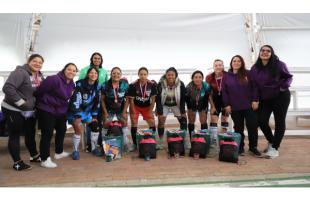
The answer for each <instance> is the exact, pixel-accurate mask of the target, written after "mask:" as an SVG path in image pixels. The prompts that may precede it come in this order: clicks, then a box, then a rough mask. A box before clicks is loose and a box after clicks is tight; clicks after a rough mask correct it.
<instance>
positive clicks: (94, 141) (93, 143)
mask: <svg viewBox="0 0 310 200" xmlns="http://www.w3.org/2000/svg"><path fill="white" fill-rule="evenodd" d="M98 136H99V132H90V141H91V150H92V151H93V150H95V149H96V146H97V142H98Z"/></svg>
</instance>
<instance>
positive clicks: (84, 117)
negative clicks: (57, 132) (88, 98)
mask: <svg viewBox="0 0 310 200" xmlns="http://www.w3.org/2000/svg"><path fill="white" fill-rule="evenodd" d="M74 119H75V117H74V115H73V114H68V115H67V120H68V123H69V124H73V121H74ZM81 121H82V123H90V122H91V121H92V115H91V114H90V113H89V112H85V113H82V115H81Z"/></svg>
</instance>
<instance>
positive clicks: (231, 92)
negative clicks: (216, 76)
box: [222, 70, 258, 111]
mask: <svg viewBox="0 0 310 200" xmlns="http://www.w3.org/2000/svg"><path fill="white" fill-rule="evenodd" d="M246 74H247V75H246V77H247V78H246V80H247V81H246V82H244V83H241V81H240V79H239V76H238V74H234V73H232V72H231V71H229V72H228V73H227V74H226V76H224V77H223V83H222V98H223V104H224V106H225V107H226V106H231V109H232V111H239V110H247V109H251V108H252V101H258V95H257V93H255V91H254V90H253V82H252V78H251V76H250V71H249V70H246Z"/></svg>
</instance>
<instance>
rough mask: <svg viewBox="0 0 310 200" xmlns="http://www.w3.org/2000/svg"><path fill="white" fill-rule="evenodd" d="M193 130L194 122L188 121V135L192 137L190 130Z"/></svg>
mask: <svg viewBox="0 0 310 200" xmlns="http://www.w3.org/2000/svg"><path fill="white" fill-rule="evenodd" d="M194 130H195V124H190V123H188V132H189V137H190V138H192V132H193V131H194Z"/></svg>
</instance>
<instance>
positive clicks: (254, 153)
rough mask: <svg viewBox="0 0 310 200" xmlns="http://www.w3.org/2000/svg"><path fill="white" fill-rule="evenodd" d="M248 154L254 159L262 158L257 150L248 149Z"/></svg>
mask: <svg viewBox="0 0 310 200" xmlns="http://www.w3.org/2000/svg"><path fill="white" fill-rule="evenodd" d="M249 152H250V154H252V155H253V156H256V157H262V153H261V152H259V151H258V150H257V148H251V149H249Z"/></svg>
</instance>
